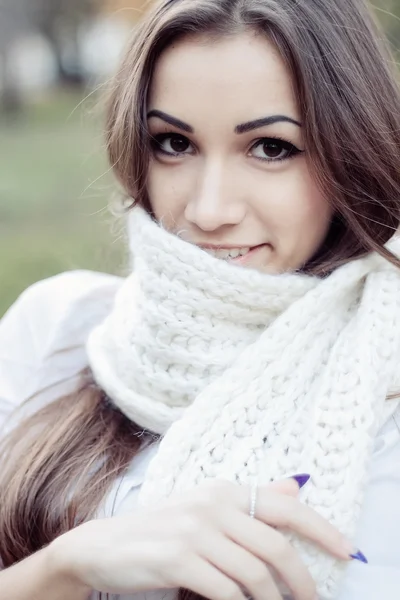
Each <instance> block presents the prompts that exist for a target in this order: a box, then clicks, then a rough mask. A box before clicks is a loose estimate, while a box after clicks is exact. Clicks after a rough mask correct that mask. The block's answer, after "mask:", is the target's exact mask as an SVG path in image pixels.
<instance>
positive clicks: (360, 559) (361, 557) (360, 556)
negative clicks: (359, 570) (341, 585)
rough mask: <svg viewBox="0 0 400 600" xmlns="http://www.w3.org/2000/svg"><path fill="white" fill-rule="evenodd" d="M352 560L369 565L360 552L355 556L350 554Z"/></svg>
mask: <svg viewBox="0 0 400 600" xmlns="http://www.w3.org/2000/svg"><path fill="white" fill-rule="evenodd" d="M350 558H353V559H354V560H359V561H360V562H362V563H365V564H366V565H367V564H368V560H367V559H366V557H365V556H364V554H363V553H362V552H361V551H360V550H358V552H356V553H355V554H350Z"/></svg>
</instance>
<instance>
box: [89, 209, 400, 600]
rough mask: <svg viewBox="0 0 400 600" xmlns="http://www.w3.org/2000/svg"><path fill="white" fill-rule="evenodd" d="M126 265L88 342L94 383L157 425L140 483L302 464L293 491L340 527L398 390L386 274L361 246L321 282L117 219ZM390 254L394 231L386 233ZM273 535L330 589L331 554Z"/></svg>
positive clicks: (396, 280) (396, 286)
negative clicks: (125, 230) (302, 479)
mask: <svg viewBox="0 0 400 600" xmlns="http://www.w3.org/2000/svg"><path fill="white" fill-rule="evenodd" d="M129 239H130V247H131V251H132V253H133V255H134V270H133V273H132V274H131V275H130V276H129V277H127V279H126V280H125V281H124V283H123V284H122V286H121V288H120V289H119V291H118V293H117V296H116V300H115V306H114V309H113V311H112V313H111V314H110V315H109V316H108V317H107V318H106V320H105V321H104V322H103V323H102V324H101V325H100V326H98V327H97V328H96V329H94V330H93V332H92V333H91V335H90V337H89V340H88V343H87V351H88V357H89V363H90V365H91V368H92V370H93V373H94V377H95V379H96V381H97V382H98V384H99V385H100V386H101V387H102V388H103V389H104V391H105V392H106V393H107V394H108V395H109V397H110V398H111V399H112V400H113V402H114V403H115V405H116V406H117V407H118V408H119V409H120V410H121V411H122V412H123V413H124V414H125V415H127V416H128V417H129V418H130V419H131V420H133V421H135V422H136V423H137V424H138V425H139V426H141V427H143V428H147V429H150V430H151V431H153V432H156V433H160V434H163V436H162V440H161V443H160V446H159V449H158V452H157V454H156V456H155V457H154V458H153V460H152V462H151V463H150V466H149V469H148V471H147V473H146V478H145V482H144V485H143V487H142V489H141V493H140V499H139V501H140V503H141V504H143V505H148V504H151V503H156V502H157V501H159V500H161V499H162V498H165V497H167V496H169V495H170V494H172V493H180V492H182V491H184V490H189V489H191V488H193V487H194V486H197V485H199V484H201V483H202V482H203V481H204V480H206V479H208V478H214V477H218V478H224V479H228V480H230V481H233V482H237V483H238V484H248V483H249V481H250V478H251V476H252V475H254V474H255V473H256V471H257V472H258V474H259V481H260V483H267V482H269V481H272V480H276V479H281V478H282V477H285V476H287V475H288V474H295V473H304V472H306V473H310V474H311V477H312V478H311V481H310V482H309V483H308V484H307V486H306V487H305V488H304V490H303V491H302V496H301V500H302V501H303V502H305V503H306V504H307V505H309V506H310V507H312V508H313V509H315V510H316V511H318V512H319V513H320V514H321V515H323V516H324V517H325V518H326V519H328V520H329V521H330V522H331V523H332V524H333V525H334V526H336V527H337V528H338V529H339V530H340V531H341V532H342V533H343V534H345V535H347V536H348V537H349V538H350V539H351V538H353V537H354V534H355V527H356V523H357V519H358V516H359V513H360V508H361V505H362V502H363V490H364V488H365V484H366V479H367V467H368V463H369V461H370V458H371V452H372V448H373V442H374V437H375V436H376V434H377V432H378V430H379V428H380V427H381V426H382V425H383V424H384V423H385V422H386V421H387V419H389V418H390V416H391V415H392V413H393V412H394V410H395V409H396V408H397V405H398V401H397V400H395V401H393V400H392V401H390V400H387V401H385V399H386V398H387V396H388V394H389V393H392V392H394V391H398V390H399V388H400V369H399V362H400V272H399V271H398V270H397V269H396V268H395V267H393V266H392V265H391V264H390V263H389V262H388V261H386V260H385V259H382V258H381V257H380V256H379V255H377V254H375V253H373V254H370V255H369V256H368V257H366V258H362V259H358V260H354V261H352V262H350V263H348V264H347V265H344V266H342V267H340V268H338V269H337V270H335V271H334V272H333V273H332V274H331V275H329V276H328V277H326V278H317V277H314V276H309V275H304V274H301V273H298V272H297V273H286V274H280V275H269V274H264V273H259V272H257V271H255V270H251V269H245V268H241V267H238V266H235V265H232V264H229V263H227V262H225V261H223V260H221V259H217V258H215V257H213V256H211V255H209V254H208V253H206V252H205V251H203V250H201V249H200V248H198V247H196V246H194V245H192V244H190V243H188V242H185V241H183V240H182V239H181V238H180V237H178V236H176V235H173V234H171V233H168V232H167V231H166V230H165V229H163V228H162V227H161V226H159V224H157V223H156V222H154V221H153V220H152V219H151V218H150V217H149V216H148V215H147V214H146V213H145V212H144V211H143V210H142V209H140V208H135V209H133V211H132V212H131V214H130V216H129ZM387 247H388V248H390V249H391V250H392V251H393V252H395V253H396V255H399V254H400V240H399V239H398V238H393V239H392V241H391V242H390V243H389V244H388V245H387ZM284 535H288V536H289V539H290V541H291V542H292V543H293V545H294V546H295V547H296V549H297V550H298V551H299V552H300V554H301V556H302V558H303V560H304V561H305V563H306V564H307V565H308V567H309V568H310V571H311V574H312V575H313V577H314V579H315V580H316V582H317V587H318V592H319V595H320V598H322V599H325V598H326V599H328V598H335V595H336V594H337V591H338V585H339V582H340V580H341V576H342V575H343V572H344V569H345V566H346V564H347V563H346V562H342V561H337V560H335V559H334V558H332V556H330V555H328V554H326V553H324V552H323V551H321V550H320V549H319V548H317V547H316V546H314V545H313V544H311V543H308V542H306V541H305V540H302V539H300V538H298V537H297V536H296V535H294V534H289V533H284Z"/></svg>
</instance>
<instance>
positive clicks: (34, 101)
mask: <svg viewBox="0 0 400 600" xmlns="http://www.w3.org/2000/svg"><path fill="white" fill-rule="evenodd" d="M145 2H146V0H0V317H1V315H2V314H3V313H4V312H5V311H6V309H7V308H8V307H9V306H10V304H11V303H12V302H13V301H14V300H15V299H16V297H17V296H18V295H19V294H20V293H21V292H22V291H23V290H24V289H25V288H26V287H27V286H28V285H29V284H31V283H33V282H35V281H37V280H39V279H43V278H45V277H48V276H51V275H54V274H56V273H59V272H61V271H65V270H70V269H77V268H86V269H94V270H100V271H105V272H121V271H123V269H124V268H125V259H126V257H125V246H124V243H123V241H122V239H121V231H122V229H121V228H122V222H121V220H116V219H115V218H114V217H113V216H112V215H111V213H110V212H109V210H108V205H109V203H110V200H111V198H112V197H113V195H114V193H115V188H114V182H113V178H112V175H111V174H110V172H109V170H108V165H107V160H106V156H105V152H104V141H103V116H102V110H101V102H102V97H101V83H102V82H103V81H105V80H106V79H107V77H109V76H110V74H111V73H112V72H113V69H114V68H115V65H116V64H117V59H118V55H119V54H120V52H121V51H122V48H123V46H124V44H123V41H124V40H126V39H128V37H129V33H130V31H131V29H132V27H134V26H135V22H136V20H137V18H138V17H139V16H140V14H141V11H142V10H143V7H144V5H145ZM374 7H375V9H376V10H377V15H378V18H379V19H380V20H382V21H383V23H384V27H385V32H386V35H387V36H388V37H389V39H390V41H391V44H392V47H393V49H394V51H395V52H396V49H397V48H398V47H399V45H400V44H399V43H398V41H399V39H400V21H399V19H398V17H397V16H396V15H400V0H377V1H376V2H375V3H374ZM46 52H47V54H46ZM35 53H36V54H35ZM396 57H397V53H396ZM106 59H107V60H106ZM42 63H43V65H42V67H41V68H40V69H38V66H40V64H42ZM105 63H107V64H106V65H105ZM46 65H47V66H46ZM34 75H35V76H34ZM97 86H98V87H99V88H100V92H95V91H94V90H96V88H97ZM85 98H87V100H84V99H85Z"/></svg>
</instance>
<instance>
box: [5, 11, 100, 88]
mask: <svg viewBox="0 0 400 600" xmlns="http://www.w3.org/2000/svg"><path fill="white" fill-rule="evenodd" d="M13 1H14V0H13ZM20 1H21V0H20ZM25 1H26V2H27V7H28V6H29V9H28V10H29V11H30V14H31V15H30V19H31V22H32V23H33V24H34V25H35V27H36V28H37V29H38V30H39V31H40V32H41V33H42V35H43V36H44V37H45V38H46V39H47V40H48V41H49V43H50V44H51V46H52V48H53V51H54V56H55V57H56V60H57V66H58V75H59V80H60V82H61V83H64V82H66V83H75V84H82V83H83V80H84V78H83V75H82V70H81V66H80V52H79V40H78V34H79V28H80V26H81V25H82V22H83V21H84V20H85V19H87V18H89V17H91V16H93V15H94V14H95V13H96V12H97V10H98V9H99V1H98V0H25Z"/></svg>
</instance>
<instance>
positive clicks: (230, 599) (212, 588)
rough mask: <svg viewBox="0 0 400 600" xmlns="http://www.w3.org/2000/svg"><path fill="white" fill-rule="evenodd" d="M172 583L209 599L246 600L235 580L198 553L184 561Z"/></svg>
mask: <svg viewBox="0 0 400 600" xmlns="http://www.w3.org/2000/svg"><path fill="white" fill-rule="evenodd" d="M172 585H173V586H175V587H180V588H181V587H182V588H185V589H188V590H190V591H192V592H194V593H195V594H200V596H204V597H205V598H210V599H211V600H246V596H245V595H244V593H243V592H242V590H241V589H240V587H239V585H238V584H237V583H236V582H235V581H233V580H232V579H231V578H230V577H227V576H226V575H225V574H224V573H221V571H219V570H218V569H216V568H215V567H214V566H213V565H212V564H210V563H209V562H208V561H207V560H204V559H203V558H201V557H200V556H198V555H193V556H192V557H191V558H190V559H188V560H187V561H186V563H185V568H184V569H181V570H180V571H179V578H178V577H177V578H176V580H175V581H174V582H173V583H172Z"/></svg>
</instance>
